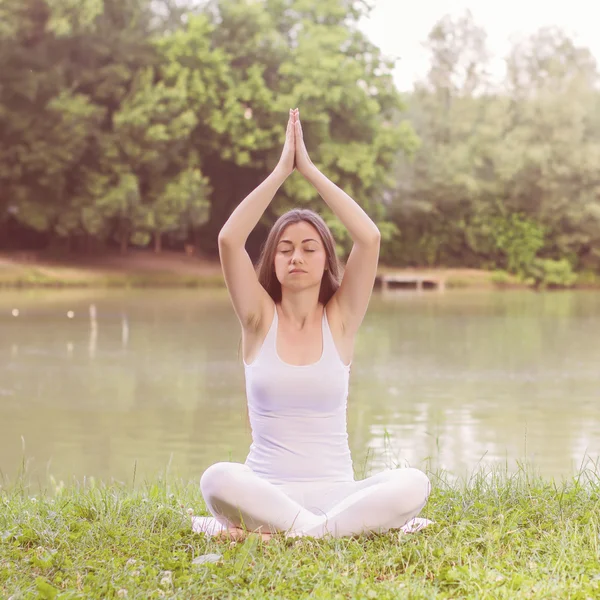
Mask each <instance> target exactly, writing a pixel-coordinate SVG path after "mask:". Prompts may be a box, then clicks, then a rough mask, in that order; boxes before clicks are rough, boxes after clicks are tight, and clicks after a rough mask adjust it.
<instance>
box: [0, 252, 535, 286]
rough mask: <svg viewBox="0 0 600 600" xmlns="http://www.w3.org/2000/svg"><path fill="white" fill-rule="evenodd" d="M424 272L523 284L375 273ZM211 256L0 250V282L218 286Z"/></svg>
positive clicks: (466, 272) (461, 272)
mask: <svg viewBox="0 0 600 600" xmlns="http://www.w3.org/2000/svg"><path fill="white" fill-rule="evenodd" d="M391 272H393V273H401V274H402V275H404V276H411V275H415V276H419V277H422V276H424V275H426V276H428V277H432V278H435V279H437V280H442V281H443V282H444V284H445V288H446V289H454V288H461V289H464V288H469V289H492V288H494V287H497V286H498V285H499V284H501V285H504V286H510V287H524V286H523V285H522V284H520V283H519V281H518V280H517V279H516V278H514V277H510V276H507V277H503V278H502V281H498V278H497V274H494V273H492V272H489V271H483V270H478V269H419V270H412V269H396V268H392V267H385V266H382V267H381V268H380V273H381V274H383V273H391ZM223 285H224V281H223V276H222V273H221V267H220V265H219V263H218V261H216V260H209V259H206V258H199V257H195V256H187V255H185V254H182V253H175V252H163V253H162V254H159V255H156V254H153V253H149V252H144V251H135V250H133V251H130V252H129V253H128V254H127V255H125V256H122V255H120V254H105V255H102V256H95V257H67V258H64V257H63V258H57V257H51V256H48V255H45V254H41V253H35V252H19V253H12V254H9V253H4V254H0V287H5V288H35V287H55V288H62V287H71V288H77V287H80V288H85V287H89V288H106V287H222V286H223Z"/></svg>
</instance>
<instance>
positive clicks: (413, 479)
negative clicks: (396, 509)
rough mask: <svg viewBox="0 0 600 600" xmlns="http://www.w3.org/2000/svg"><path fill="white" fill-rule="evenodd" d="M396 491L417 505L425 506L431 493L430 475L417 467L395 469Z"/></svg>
mask: <svg viewBox="0 0 600 600" xmlns="http://www.w3.org/2000/svg"><path fill="white" fill-rule="evenodd" d="M392 479H393V480H394V483H395V485H394V487H395V488H396V493H397V494H399V495H400V496H401V497H403V498H405V499H406V500H408V501H409V502H410V503H411V504H415V506H423V505H424V504H425V503H426V502H427V499H428V498H429V494H430V493H431V482H430V481H429V477H427V475H425V473H423V471H420V470H419V469H415V468H412V467H410V468H405V469H396V470H395V471H393V477H392Z"/></svg>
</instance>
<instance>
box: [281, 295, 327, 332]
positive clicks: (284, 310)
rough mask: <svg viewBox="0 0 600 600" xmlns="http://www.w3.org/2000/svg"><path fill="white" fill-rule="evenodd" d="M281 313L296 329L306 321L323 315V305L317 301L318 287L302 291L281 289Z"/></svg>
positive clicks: (308, 321)
mask: <svg viewBox="0 0 600 600" xmlns="http://www.w3.org/2000/svg"><path fill="white" fill-rule="evenodd" d="M281 314H282V315H283V316H284V317H285V319H286V320H287V321H289V322H290V323H291V324H292V325H294V326H295V327H298V329H302V327H304V326H305V325H306V323H310V322H311V321H313V320H315V319H320V318H321V317H322V316H323V307H322V305H321V304H320V303H319V288H316V290H313V289H308V290H303V291H302V292H287V293H286V290H285V289H284V290H282V297H281Z"/></svg>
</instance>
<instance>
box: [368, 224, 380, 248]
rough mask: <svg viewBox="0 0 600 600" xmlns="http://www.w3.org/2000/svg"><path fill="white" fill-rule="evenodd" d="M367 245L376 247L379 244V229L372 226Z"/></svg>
mask: <svg viewBox="0 0 600 600" xmlns="http://www.w3.org/2000/svg"><path fill="white" fill-rule="evenodd" d="M368 243H369V245H370V246H377V247H379V246H380V244H381V231H379V228H378V227H377V225H375V224H373V230H372V231H371V232H370V234H369V240H368Z"/></svg>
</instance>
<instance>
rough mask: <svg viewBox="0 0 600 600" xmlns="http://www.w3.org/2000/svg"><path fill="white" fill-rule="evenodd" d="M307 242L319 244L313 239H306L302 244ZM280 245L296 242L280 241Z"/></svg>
mask: <svg viewBox="0 0 600 600" xmlns="http://www.w3.org/2000/svg"><path fill="white" fill-rule="evenodd" d="M305 242H317V240H313V238H306V239H305V240H302V243H303V244H304V243H305ZM279 243H280V244H293V243H294V242H292V241H291V240H279Z"/></svg>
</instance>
